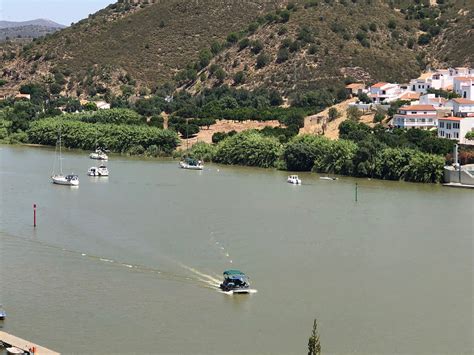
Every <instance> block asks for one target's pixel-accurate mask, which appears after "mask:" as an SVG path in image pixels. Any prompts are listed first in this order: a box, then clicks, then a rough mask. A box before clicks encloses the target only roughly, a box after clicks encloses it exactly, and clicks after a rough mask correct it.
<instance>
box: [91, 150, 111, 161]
mask: <svg viewBox="0 0 474 355" xmlns="http://www.w3.org/2000/svg"><path fill="white" fill-rule="evenodd" d="M89 158H91V159H95V160H109V157H108V156H107V154H105V152H104V151H103V150H102V149H101V148H97V149H96V150H95V152H93V153H90V154H89Z"/></svg>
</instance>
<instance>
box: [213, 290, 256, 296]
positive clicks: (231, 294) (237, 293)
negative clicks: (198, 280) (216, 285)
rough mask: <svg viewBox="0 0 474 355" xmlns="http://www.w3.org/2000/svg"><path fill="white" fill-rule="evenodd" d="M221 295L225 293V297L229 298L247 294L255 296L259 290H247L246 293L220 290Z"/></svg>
mask: <svg viewBox="0 0 474 355" xmlns="http://www.w3.org/2000/svg"><path fill="white" fill-rule="evenodd" d="M219 292H220V293H223V294H224V295H228V296H233V295H245V294H254V293H257V292H258V290H255V289H253V288H250V289H248V290H245V292H234V291H222V290H219Z"/></svg>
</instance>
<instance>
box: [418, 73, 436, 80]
mask: <svg viewBox="0 0 474 355" xmlns="http://www.w3.org/2000/svg"><path fill="white" fill-rule="evenodd" d="M432 75H433V73H423V74H421V75H420V76H419V77H418V79H420V80H425V79H428V78H431V76H432Z"/></svg>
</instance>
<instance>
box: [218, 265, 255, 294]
mask: <svg viewBox="0 0 474 355" xmlns="http://www.w3.org/2000/svg"><path fill="white" fill-rule="evenodd" d="M223 275H224V281H223V282H222V283H221V284H220V288H221V290H222V291H224V292H232V293H251V291H252V290H251V289H250V283H249V280H248V277H247V275H245V274H244V273H243V272H242V271H240V270H226V271H224V273H223Z"/></svg>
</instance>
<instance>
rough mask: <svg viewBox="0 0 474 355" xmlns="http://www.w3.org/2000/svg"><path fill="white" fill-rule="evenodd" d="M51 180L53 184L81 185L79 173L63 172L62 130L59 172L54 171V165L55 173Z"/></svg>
mask: <svg viewBox="0 0 474 355" xmlns="http://www.w3.org/2000/svg"><path fill="white" fill-rule="evenodd" d="M55 159H56V158H55ZM51 181H52V182H53V184H58V185H67V186H79V177H78V176H77V175H75V174H69V175H64V174H63V159H62V156H61V132H59V174H55V173H54V167H53V175H52V176H51Z"/></svg>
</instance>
